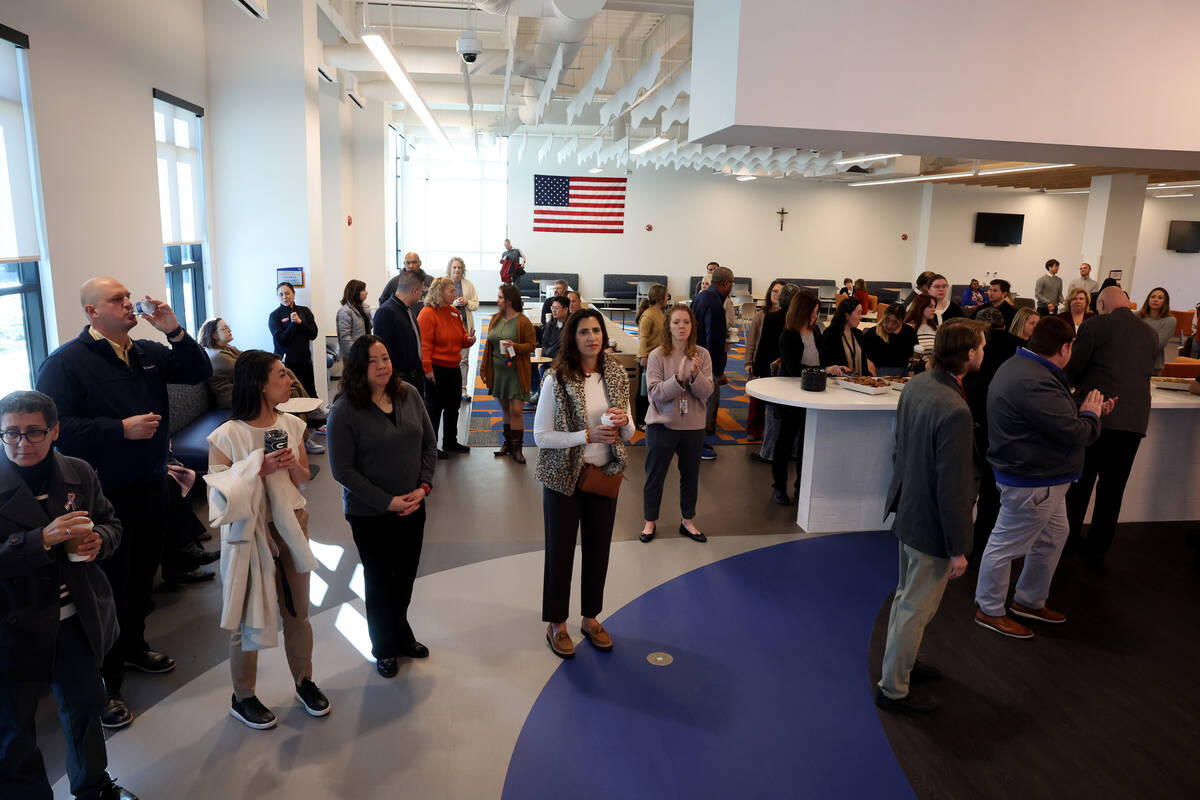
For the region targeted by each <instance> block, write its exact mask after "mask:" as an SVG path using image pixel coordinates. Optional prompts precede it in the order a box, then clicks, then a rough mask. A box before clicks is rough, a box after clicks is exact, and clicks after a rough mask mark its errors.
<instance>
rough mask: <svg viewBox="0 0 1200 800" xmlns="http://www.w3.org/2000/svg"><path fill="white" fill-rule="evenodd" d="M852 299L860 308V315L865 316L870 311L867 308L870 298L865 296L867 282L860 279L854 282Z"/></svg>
mask: <svg viewBox="0 0 1200 800" xmlns="http://www.w3.org/2000/svg"><path fill="white" fill-rule="evenodd" d="M854 299H855V300H857V301H858V304H859V305H860V306H862V313H864V314H867V313H869V312H870V311H871V309H870V308H869V307H868V306H870V305H871V298H870V296H869V295H868V294H867V282H866V281H864V280H863V279H862V278H859V279H858V280H856V281H855V282H854Z"/></svg>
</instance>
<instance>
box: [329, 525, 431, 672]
mask: <svg viewBox="0 0 1200 800" xmlns="http://www.w3.org/2000/svg"><path fill="white" fill-rule="evenodd" d="M346 520H347V521H348V522H349V523H350V531H351V533H352V534H353V535H354V545H355V547H357V548H358V557H359V559H361V560H362V565H363V583H364V584H366V590H367V598H366V605H367V632H368V633H369V634H370V636H371V654H372V655H374V656H375V658H377V659H380V658H394V657H395V656H396V655H397V654H398V653H399V652H400V651H401V650H404V649H407V648H409V647H411V646H412V644H413V642H415V641H416V638H415V637H414V636H413V631H412V628H411V627H410V626H409V624H408V604H409V602H410V601H411V600H412V591H413V581H415V580H416V579H417V565H418V564H420V563H421V543H422V542H423V541H424V539H425V505H424V504H422V505H421V507H420V508H418V509H417V510H416V511H414V512H412V513H411V514H409V515H408V516H406V517H402V516H400V515H398V514H393V513H391V512H388V513H386V514H381V515H379V516H378V517H358V516H351V515H347V516H346Z"/></svg>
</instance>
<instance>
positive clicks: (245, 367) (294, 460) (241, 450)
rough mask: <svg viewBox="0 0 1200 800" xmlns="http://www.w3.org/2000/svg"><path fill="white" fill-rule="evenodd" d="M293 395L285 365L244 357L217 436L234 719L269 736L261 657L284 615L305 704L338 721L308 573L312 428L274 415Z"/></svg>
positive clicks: (212, 442) (214, 451)
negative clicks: (318, 655)
mask: <svg viewBox="0 0 1200 800" xmlns="http://www.w3.org/2000/svg"><path fill="white" fill-rule="evenodd" d="M291 393H292V382H291V380H290V379H289V378H288V374H287V369H286V368H285V367H284V365H283V362H282V361H281V360H280V359H279V356H277V355H274V354H272V353H267V352H264V351H262V350H247V351H245V352H244V353H242V354H241V355H240V356H238V359H237V362H236V364H235V365H234V369H233V408H232V412H231V414H230V418H229V421H228V422H225V423H224V424H222V425H221V426H220V427H219V428H217V429H216V430H215V431H213V432H212V433H211V434H209V436H208V442H209V450H208V464H209V469H210V474H209V475H208V476H207V478H206V480H207V482H208V484H209V506H210V507H211V508H214V509H224V511H223V512H222V513H223V514H224V516H223V517H221V518H220V519H218V520H217V521H218V522H220V523H221V541H222V545H221V577H222V582H223V583H224V584H225V600H224V606H223V608H222V611H221V627H222V628H225V629H227V630H231V631H233V635H232V637H231V639H230V646H229V649H230V652H229V667H230V671H231V673H232V676H233V699H232V702H231V705H230V710H229V713H230V715H231V716H233V717H234V718H235V719H237V720H239V721H241V722H242V723H244V724H245V725H247V726H248V727H251V728H256V729H260V730H261V729H265V728H273V727H275V715H274V714H272V713H271V711H270V709H268V708H267V707H266V706H264V705H263V704H262V703H261V702H260V701H259V700H258V698H257V697H256V696H255V692H254V685H255V679H256V676H257V674H258V651H259V649H261V648H263V647H273V646H275V644H276V641H277V637H278V631H277V630H276V625H277V624H278V623H277V619H278V618H279V616H280V615H282V617H283V647H284V651H285V653H286V654H287V661H288V667H289V668H290V669H291V672H292V679H293V680H294V681H295V684H296V698H297V699H298V700H300V702H301V704H303V706H304V710H305V711H307V712H308V713H309V714H310V715H312V716H314V717H323V716H325V715H326V714H328V713H329V700H328V699H327V698H326V697H325V695H324V694H323V693H322V692H321V690H320V689H318V688H317V686H316V684H315V683H313V680H312V649H313V633H312V625H311V624H310V623H309V621H308V607H309V603H308V585H309V581H308V579H309V575H308V573H310V572H311V571H312V570H313V569H315V568H316V565H317V562H316V559H315V558H314V557H313V553H312V550H311V549H310V548H309V545H308V512H307V511H305V510H304V505H305V500H304V497H303V495H302V494H301V493H300V490H301V489H302V488H303V487H304V486H305V485H306V484H307V483H308V480H309V471H308V457H307V456H306V455H305V453H304V448H303V447H302V446H301V443H302V442H303V441H304V423H303V422H302V421H301V420H300V419H298V418H297V417H294V416H292V415H291V414H283V413H280V412H278V411H276V410H275V407H276V406H277V405H279V404H280V403H282V402H285V401H286V400H287V399H288V398H289V397H291ZM235 498H244V499H245V502H244V503H238V502H235ZM251 506H252V507H251Z"/></svg>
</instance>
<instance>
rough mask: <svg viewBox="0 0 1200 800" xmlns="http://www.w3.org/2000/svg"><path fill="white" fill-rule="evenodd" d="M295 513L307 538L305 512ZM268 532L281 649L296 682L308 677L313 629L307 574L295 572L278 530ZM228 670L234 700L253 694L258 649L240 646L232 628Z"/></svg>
mask: <svg viewBox="0 0 1200 800" xmlns="http://www.w3.org/2000/svg"><path fill="white" fill-rule="evenodd" d="M296 516H297V518H298V519H299V520H300V527H301V528H303V529H304V536H305V538H308V512H307V511H305V510H304V509H300V510H298V511H297V512H296ZM270 531H271V540H272V541H273V542H274V545H275V549H276V550H278V551H279V564H277V565H276V569H275V593H276V596H277V597H278V598H279V612H280V615H281V616H282V617H283V651H284V653H285V654H286V655H287V661H288V667H289V668H290V669H291V671H292V678H293V679H294V680H295V682H296V683H300V681H302V680H303V679H305V678H312V651H313V632H312V624H311V623H309V621H308V573H302V572H297V571H296V562H295V561H294V560H293V559H292V554H291V551H289V550H288V548H287V545H286V544H285V543H284V541H283V539H282V538H280V536H279V531H277V530H275V526H274V525H270ZM280 567H282V568H280ZM285 578H286V579H287V585H288V588H289V589H290V590H291V593H292V604H293V605H294V606H295V608H296V615H295V616H292V614H291V612H289V611H288V610H287V606H286V605H285V603H284V599H283V581H284V579H285ZM229 671H230V672H231V673H232V675H233V693H234V695H235V696H236V697H237V699H238V700H245V699H246V698H247V697H251V696H253V694H254V684H255V679H256V678H257V677H258V651H257V650H243V649H242V634H241V632H240V631H234V632H233V635H232V636H231V637H230V640H229Z"/></svg>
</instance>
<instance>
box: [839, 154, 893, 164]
mask: <svg viewBox="0 0 1200 800" xmlns="http://www.w3.org/2000/svg"><path fill="white" fill-rule="evenodd" d="M902 155H904V153H876V154H875V155H873V156H858V157H857V158H839V159H838V160H837V161H834V162H833V163H834V164H837V165H838V166H841V165H842V164H861V163H862V162H864V161H883V160H884V159H887V158H899V157H900V156H902Z"/></svg>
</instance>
